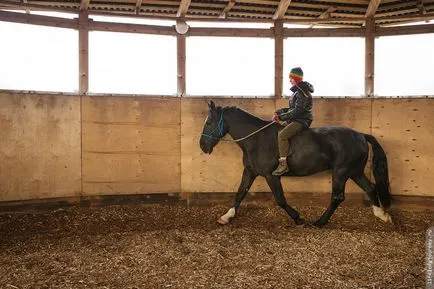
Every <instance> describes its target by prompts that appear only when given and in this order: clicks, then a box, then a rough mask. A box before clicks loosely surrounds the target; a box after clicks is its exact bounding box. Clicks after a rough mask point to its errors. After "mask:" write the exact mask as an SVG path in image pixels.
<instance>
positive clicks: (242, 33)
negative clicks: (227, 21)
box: [187, 27, 274, 38]
mask: <svg viewBox="0 0 434 289" xmlns="http://www.w3.org/2000/svg"><path fill="white" fill-rule="evenodd" d="M187 36H223V37H227V36H237V37H269V38H272V37H274V32H273V30H272V29H260V28H196V27H190V29H189V30H188V32H187Z"/></svg>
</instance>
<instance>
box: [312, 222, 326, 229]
mask: <svg viewBox="0 0 434 289" xmlns="http://www.w3.org/2000/svg"><path fill="white" fill-rule="evenodd" d="M325 224H326V223H324V222H321V221H316V222H314V223H313V224H312V225H314V226H315V227H317V228H322V227H324V226H325Z"/></svg>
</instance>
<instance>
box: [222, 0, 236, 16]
mask: <svg viewBox="0 0 434 289" xmlns="http://www.w3.org/2000/svg"><path fill="white" fill-rule="evenodd" d="M234 6H235V0H229V2H228V4H227V5H226V7H225V9H223V11H222V13H220V15H219V18H226V16H227V14H228V12H229V11H230V10H231V9H232V8H233V7H234Z"/></svg>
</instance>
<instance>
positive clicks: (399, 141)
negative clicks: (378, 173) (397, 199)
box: [372, 99, 434, 196]
mask: <svg viewBox="0 0 434 289" xmlns="http://www.w3.org/2000/svg"><path fill="white" fill-rule="evenodd" d="M433 111H434V100H433V99H374V102H373V119H372V127H373V128H372V132H373V135H374V136H375V137H376V138H377V139H378V141H380V142H381V145H382V146H383V148H384V150H385V152H386V154H387V157H388V162H389V176H390V181H391V188H392V192H393V194H396V195H408V196H433V189H432V188H433V187H434V180H433V178H432V175H433V168H432V163H433V162H434V154H433V150H432V137H433V135H434V122H433V120H432V112H433Z"/></svg>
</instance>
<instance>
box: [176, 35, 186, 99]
mask: <svg viewBox="0 0 434 289" xmlns="http://www.w3.org/2000/svg"><path fill="white" fill-rule="evenodd" d="M176 39H177V42H176V43H177V70H178V75H177V76H178V77H177V79H178V87H177V89H178V96H179V97H183V96H185V88H186V79H185V77H186V73H185V69H186V67H185V64H186V62H185V57H186V46H185V44H186V39H185V35H181V34H178V35H177V36H176Z"/></svg>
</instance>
